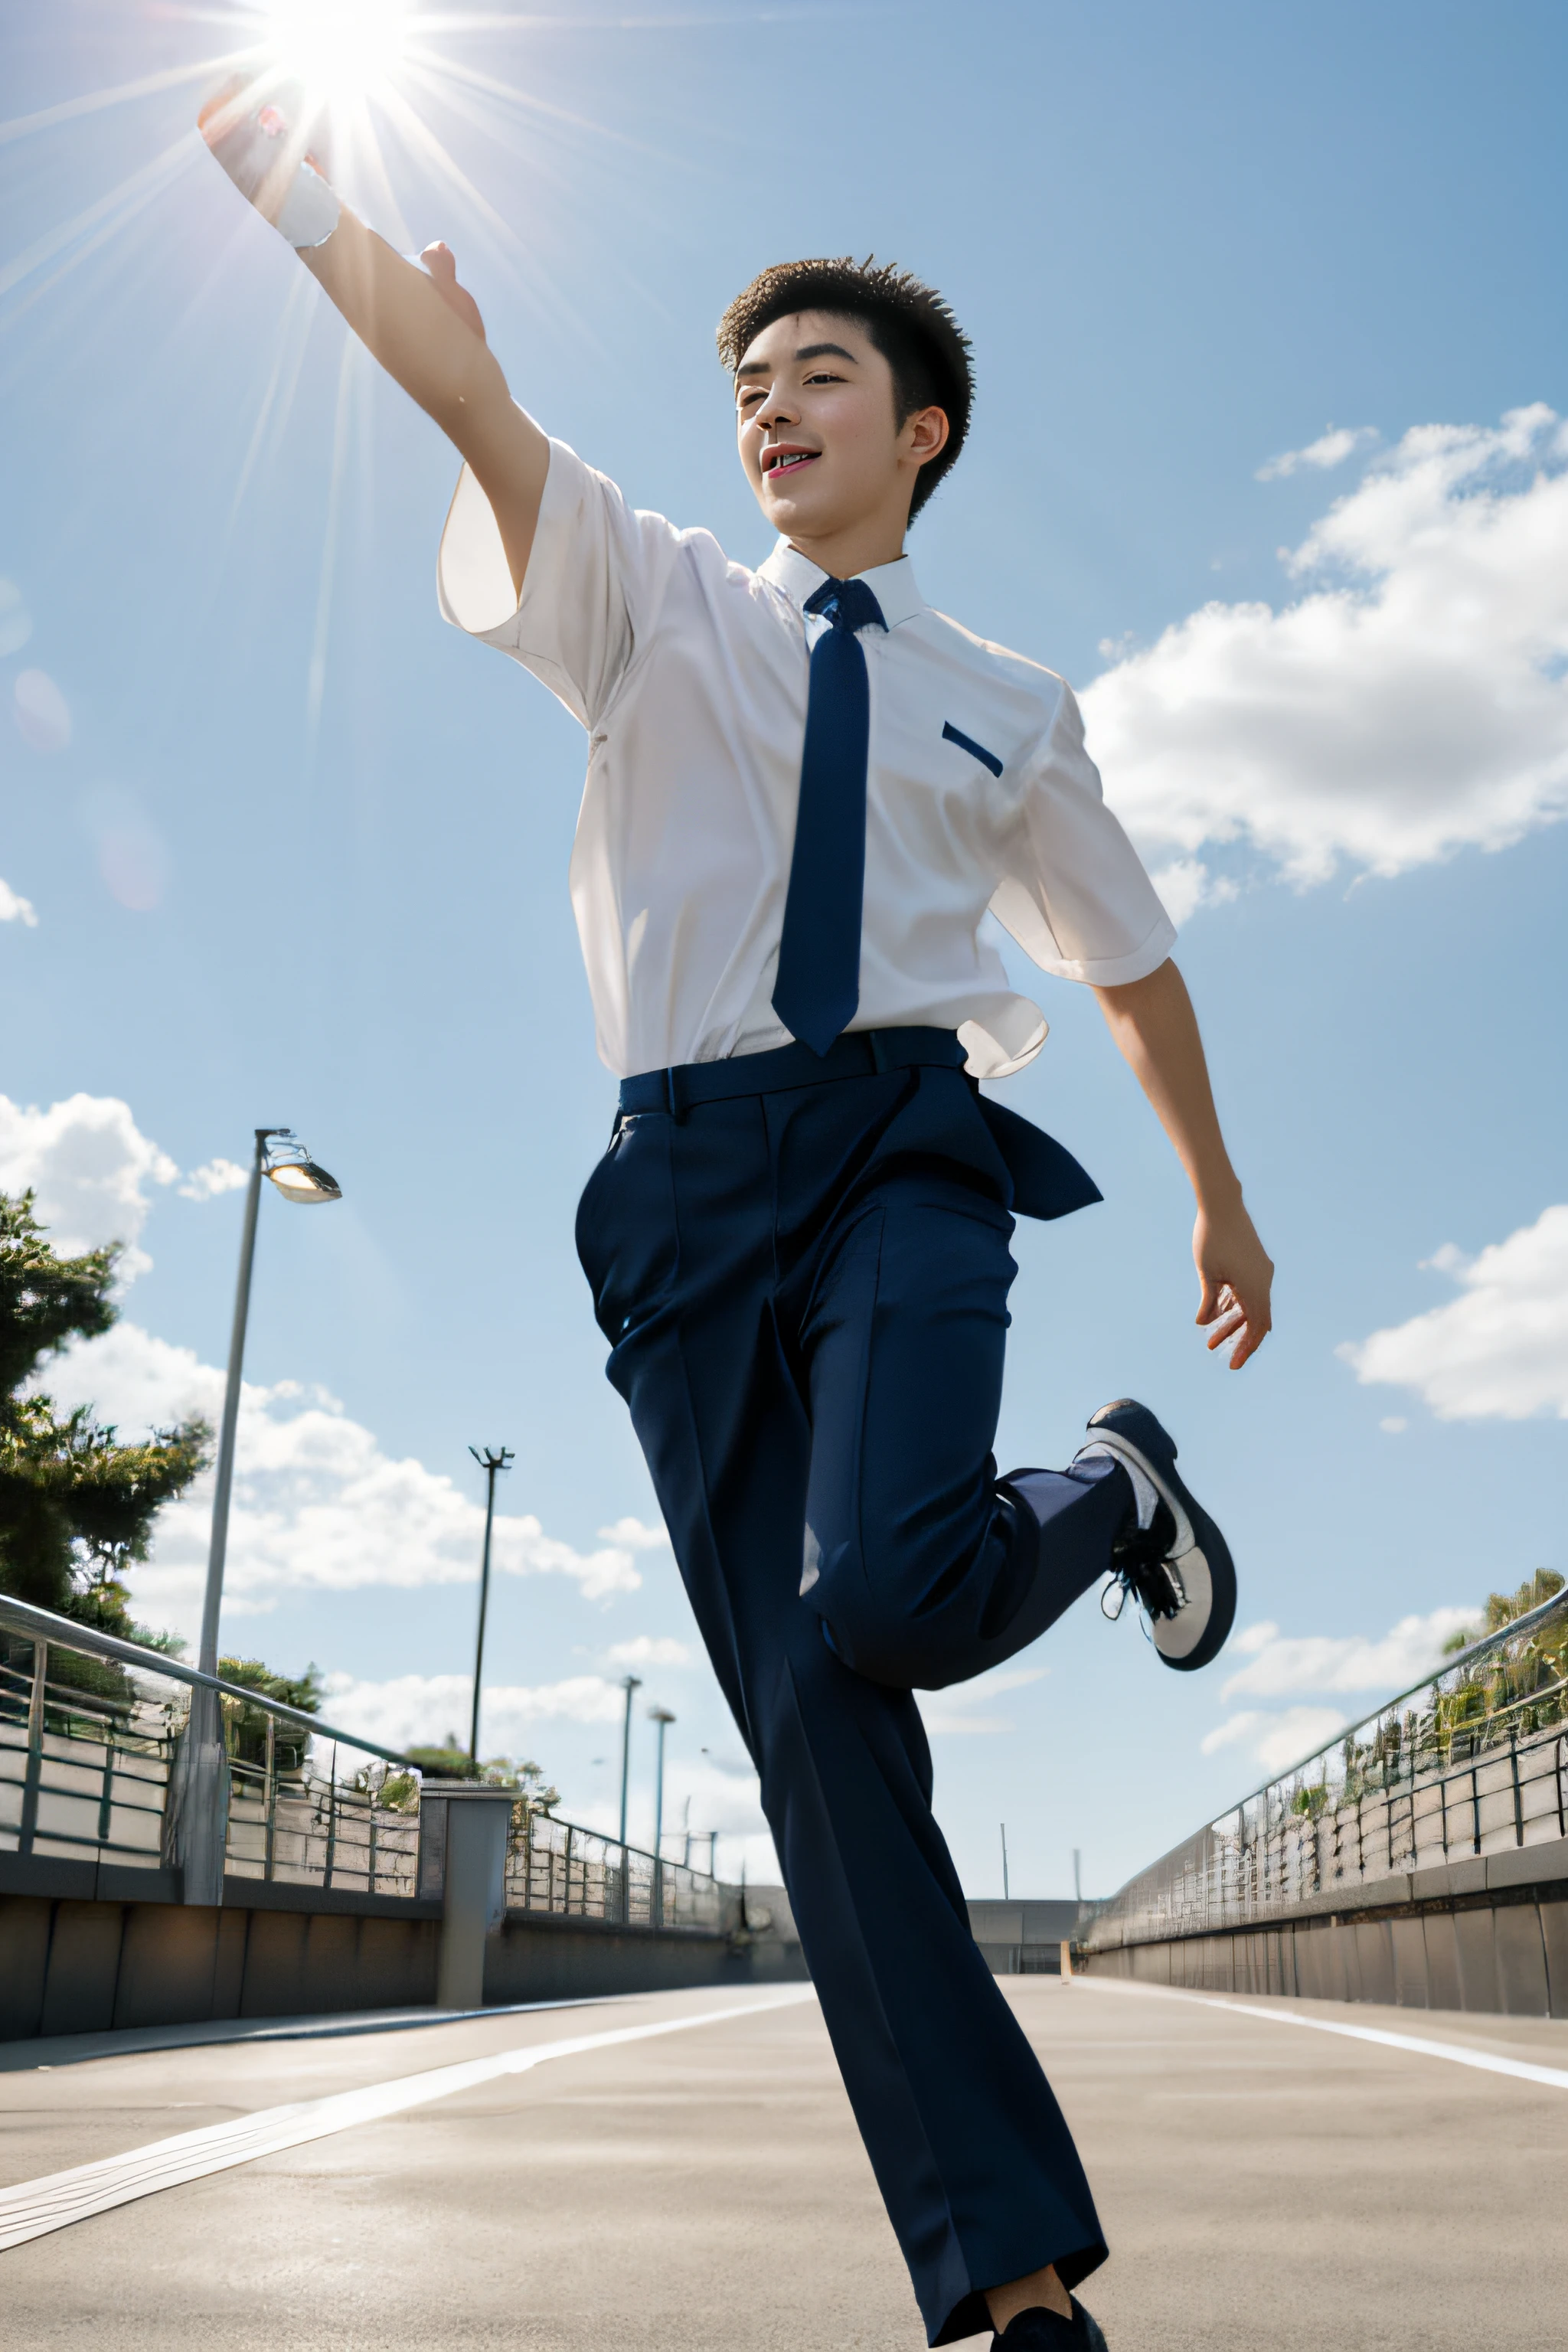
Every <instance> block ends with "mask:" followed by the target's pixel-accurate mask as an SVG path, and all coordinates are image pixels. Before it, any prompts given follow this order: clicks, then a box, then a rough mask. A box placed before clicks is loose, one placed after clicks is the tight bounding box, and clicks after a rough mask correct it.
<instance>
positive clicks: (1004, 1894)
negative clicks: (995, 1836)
mask: <svg viewBox="0 0 1568 2352" xmlns="http://www.w3.org/2000/svg"><path fill="white" fill-rule="evenodd" d="M1002 1900H1003V1902H1004V1903H1010V1902H1011V1901H1012V1896H1011V1895H1009V1893H1008V1891H1007V1824H1006V1822H1003V1824H1002Z"/></svg>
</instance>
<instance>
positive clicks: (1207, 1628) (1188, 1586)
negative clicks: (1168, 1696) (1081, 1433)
mask: <svg viewBox="0 0 1568 2352" xmlns="http://www.w3.org/2000/svg"><path fill="white" fill-rule="evenodd" d="M1089 1432H1090V1442H1089V1444H1088V1445H1085V1446H1082V1447H1080V1448H1079V1456H1078V1458H1079V1460H1082V1458H1083V1456H1084V1455H1085V1454H1089V1455H1093V1454H1113V1455H1114V1456H1115V1458H1116V1459H1117V1460H1118V1461H1119V1462H1121V1464H1122V1465H1123V1467H1124V1468H1125V1469H1126V1470H1128V1471H1129V1472H1130V1473H1131V1474H1134V1475H1133V1485H1134V1486H1137V1485H1138V1483H1139V1479H1140V1478H1142V1479H1144V1480H1146V1481H1147V1482H1148V1486H1150V1487H1152V1490H1153V1493H1154V1496H1155V1497H1156V1501H1155V1507H1154V1512H1153V1517H1152V1519H1151V1520H1150V1522H1149V1524H1148V1526H1146V1527H1142V1528H1135V1529H1134V1530H1133V1531H1132V1532H1131V1533H1130V1534H1129V1535H1126V1536H1124V1537H1123V1538H1121V1542H1120V1543H1119V1544H1118V1545H1117V1547H1116V1549H1115V1550H1114V1552H1113V1553H1112V1555H1111V1574H1112V1577H1113V1578H1114V1579H1115V1580H1116V1581H1117V1583H1119V1584H1120V1586H1121V1595H1122V1598H1123V1599H1125V1596H1126V1594H1127V1593H1129V1592H1131V1594H1133V1595H1134V1597H1135V1598H1136V1599H1137V1601H1139V1603H1140V1605H1141V1606H1142V1609H1143V1611H1144V1612H1145V1614H1146V1615H1147V1617H1148V1619H1149V1627H1150V1632H1151V1633H1152V1636H1153V1641H1154V1647H1155V1648H1156V1650H1158V1652H1159V1653H1160V1655H1161V1657H1162V1658H1163V1660H1164V1662H1165V1664H1166V1665H1168V1666H1174V1667H1176V1668H1177V1669H1178V1671H1179V1672H1181V1673H1184V1674H1191V1673H1193V1672H1194V1670H1195V1669H1196V1668H1197V1667H1199V1666H1206V1665H1207V1664H1209V1662H1210V1660H1211V1659H1213V1658H1216V1657H1217V1656H1218V1655H1219V1653H1220V1651H1221V1650H1222V1649H1223V1648H1224V1647H1225V1643H1226V1636H1227V1635H1228V1634H1229V1632H1230V1629H1231V1625H1232V1623H1233V1622H1235V1618H1236V1566H1235V1563H1234V1562H1233V1560H1232V1559H1231V1556H1230V1547H1229V1545H1228V1544H1227V1543H1226V1539H1225V1538H1224V1537H1223V1536H1222V1535H1221V1533H1220V1531H1219V1529H1218V1528H1216V1527H1215V1523H1214V1521H1213V1520H1212V1519H1211V1518H1210V1517H1209V1515H1208V1513H1207V1512H1206V1511H1205V1509H1204V1507H1203V1505H1202V1504H1201V1503H1199V1502H1198V1501H1197V1500H1196V1498H1195V1497H1194V1495H1193V1493H1192V1490H1191V1489H1190V1487H1189V1486H1187V1484H1186V1481H1185V1480H1184V1478H1183V1476H1182V1475H1181V1473H1180V1471H1179V1470H1178V1469H1177V1468H1176V1445H1175V1440H1174V1439H1173V1437H1172V1436H1171V1435H1170V1434H1169V1433H1168V1432H1167V1431H1166V1430H1164V1429H1163V1428H1162V1426H1161V1424H1160V1423H1159V1422H1157V1421H1156V1420H1155V1418H1154V1416H1153V1414H1152V1412H1150V1410H1149V1408H1148V1406H1147V1405H1146V1404H1138V1403H1136V1402H1134V1401H1133V1399H1132V1398H1131V1397H1118V1398H1117V1400H1116V1402H1115V1403H1114V1404H1105V1405H1101V1406H1100V1411H1099V1412H1097V1413H1095V1414H1094V1416H1093V1417H1092V1419H1091V1420H1090V1422H1089ZM1111 1589H1114V1588H1111ZM1108 1613H1120V1611H1119V1610H1118V1612H1108Z"/></svg>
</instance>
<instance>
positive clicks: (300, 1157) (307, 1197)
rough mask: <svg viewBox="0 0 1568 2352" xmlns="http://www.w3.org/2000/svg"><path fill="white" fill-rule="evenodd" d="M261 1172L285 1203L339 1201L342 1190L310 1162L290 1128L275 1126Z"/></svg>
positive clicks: (263, 1156)
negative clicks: (279, 1193)
mask: <svg viewBox="0 0 1568 2352" xmlns="http://www.w3.org/2000/svg"><path fill="white" fill-rule="evenodd" d="M261 1172H262V1174H263V1175H264V1176H266V1177H268V1178H269V1179H270V1181H272V1182H273V1183H274V1184H276V1185H277V1187H278V1190H279V1192H281V1193H282V1195H283V1198H284V1199H285V1200H286V1201H299V1202H302V1203H309V1202H312V1201H341V1200H342V1197H343V1193H342V1185H341V1184H340V1183H339V1182H338V1180H337V1178H336V1177H335V1176H329V1175H328V1173H327V1171H326V1170H325V1169H324V1168H323V1167H321V1165H320V1164H319V1162H317V1161H316V1160H312V1159H311V1157H310V1153H309V1152H308V1151H307V1150H306V1149H305V1147H304V1145H303V1144H302V1143H301V1142H300V1139H299V1137H298V1136H297V1135H296V1134H295V1133H294V1130H293V1129H292V1128H289V1127H276V1128H273V1129H271V1130H270V1132H269V1133H268V1138H267V1141H266V1145H265V1148H264V1150H263V1152H262V1159H261Z"/></svg>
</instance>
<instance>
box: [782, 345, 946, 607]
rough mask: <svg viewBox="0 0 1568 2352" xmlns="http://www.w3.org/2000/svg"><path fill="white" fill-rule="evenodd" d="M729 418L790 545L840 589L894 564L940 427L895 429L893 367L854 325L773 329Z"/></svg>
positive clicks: (933, 418) (907, 424) (932, 418)
mask: <svg viewBox="0 0 1568 2352" xmlns="http://www.w3.org/2000/svg"><path fill="white" fill-rule="evenodd" d="M735 416H736V436H737V440H738V443H739V446H740V453H741V463H742V466H743V467H745V469H746V476H747V478H748V480H749V481H750V483H751V485H752V490H753V491H754V492H755V494H756V499H757V503H758V504H759V506H760V507H761V508H762V509H763V514H765V515H766V517H767V519H768V520H769V522H770V523H772V525H773V529H774V530H777V531H779V532H780V533H781V534H782V535H783V536H784V538H785V539H787V540H788V541H790V543H791V545H792V546H795V547H797V548H798V549H799V550H800V551H801V553H802V554H803V555H807V556H809V557H810V558H811V560H812V562H814V563H820V564H821V565H822V568H823V569H824V571H826V572H833V573H835V574H836V575H837V577H839V578H845V577H847V576H848V575H849V574H851V573H853V572H865V571H869V570H870V569H871V568H872V567H873V566H875V565H877V564H879V563H891V562H896V561H897V559H898V557H899V556H900V555H901V554H902V552H903V544H904V532H905V530H906V529H907V527H908V523H909V514H910V499H912V498H913V496H914V492H915V487H916V484H917V482H918V480H919V478H920V469H921V466H922V465H924V464H925V463H927V462H928V460H929V459H931V457H935V456H936V455H937V453H938V452H939V451H940V450H941V448H942V444H943V443H944V442H945V440H946V438H947V419H946V416H945V415H943V413H942V410H941V409H940V408H922V409H918V410H916V411H915V412H914V414H913V415H910V416H907V417H906V418H905V419H904V421H903V423H902V424H901V425H900V423H899V421H898V403H897V393H896V388H895V385H894V380H893V371H892V368H891V367H890V366H889V362H888V361H887V360H886V359H885V358H884V356H883V354H882V353H881V352H879V350H878V349H877V346H876V344H875V343H874V342H873V341H871V338H870V335H869V333H868V331H867V329H866V327H865V326H864V325H863V324H862V322H861V321H860V320H858V319H853V318H841V317H839V316H838V315H837V313H836V312H831V311H826V310H801V311H795V312H793V313H791V314H790V315H788V316H786V317H784V318H781V319H775V320H773V321H772V323H771V324H770V325H768V326H766V327H764V328H763V331H762V332H761V333H760V334H758V335H757V336H755V337H754V338H753V340H752V342H751V343H749V344H748V345H747V347H746V349H745V351H744V352H742V355H741V362H740V364H739V366H738V367H737V368H736V370H735Z"/></svg>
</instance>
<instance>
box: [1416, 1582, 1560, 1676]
mask: <svg viewBox="0 0 1568 2352" xmlns="http://www.w3.org/2000/svg"><path fill="white" fill-rule="evenodd" d="M1562 1590H1563V1579H1562V1578H1561V1577H1560V1576H1559V1575H1558V1573H1557V1570H1555V1569H1554V1568H1538V1569H1537V1570H1536V1571H1535V1573H1534V1575H1533V1576H1527V1577H1526V1578H1525V1580H1524V1582H1523V1583H1522V1584H1521V1586H1520V1588H1519V1590H1518V1591H1517V1592H1489V1593H1488V1595H1487V1605H1486V1612H1485V1617H1484V1622H1483V1623H1482V1626H1481V1631H1480V1633H1472V1632H1468V1631H1462V1632H1460V1633H1455V1634H1453V1635H1451V1636H1450V1638H1449V1639H1448V1640H1447V1642H1445V1643H1444V1644H1443V1655H1444V1656H1445V1657H1446V1658H1454V1657H1458V1654H1459V1652H1460V1651H1461V1650H1468V1648H1469V1646H1470V1643H1472V1642H1479V1640H1480V1638H1481V1633H1501V1632H1502V1629H1503V1627H1504V1626H1505V1625H1511V1624H1512V1623H1513V1621H1514V1619H1515V1618H1516V1617H1523V1616H1527V1615H1528V1614H1529V1612H1530V1611H1531V1609H1539V1608H1540V1606H1541V1604H1542V1601H1554V1600H1555V1599H1556V1597H1557V1595H1558V1593H1560V1592H1561V1591H1562Z"/></svg>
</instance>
